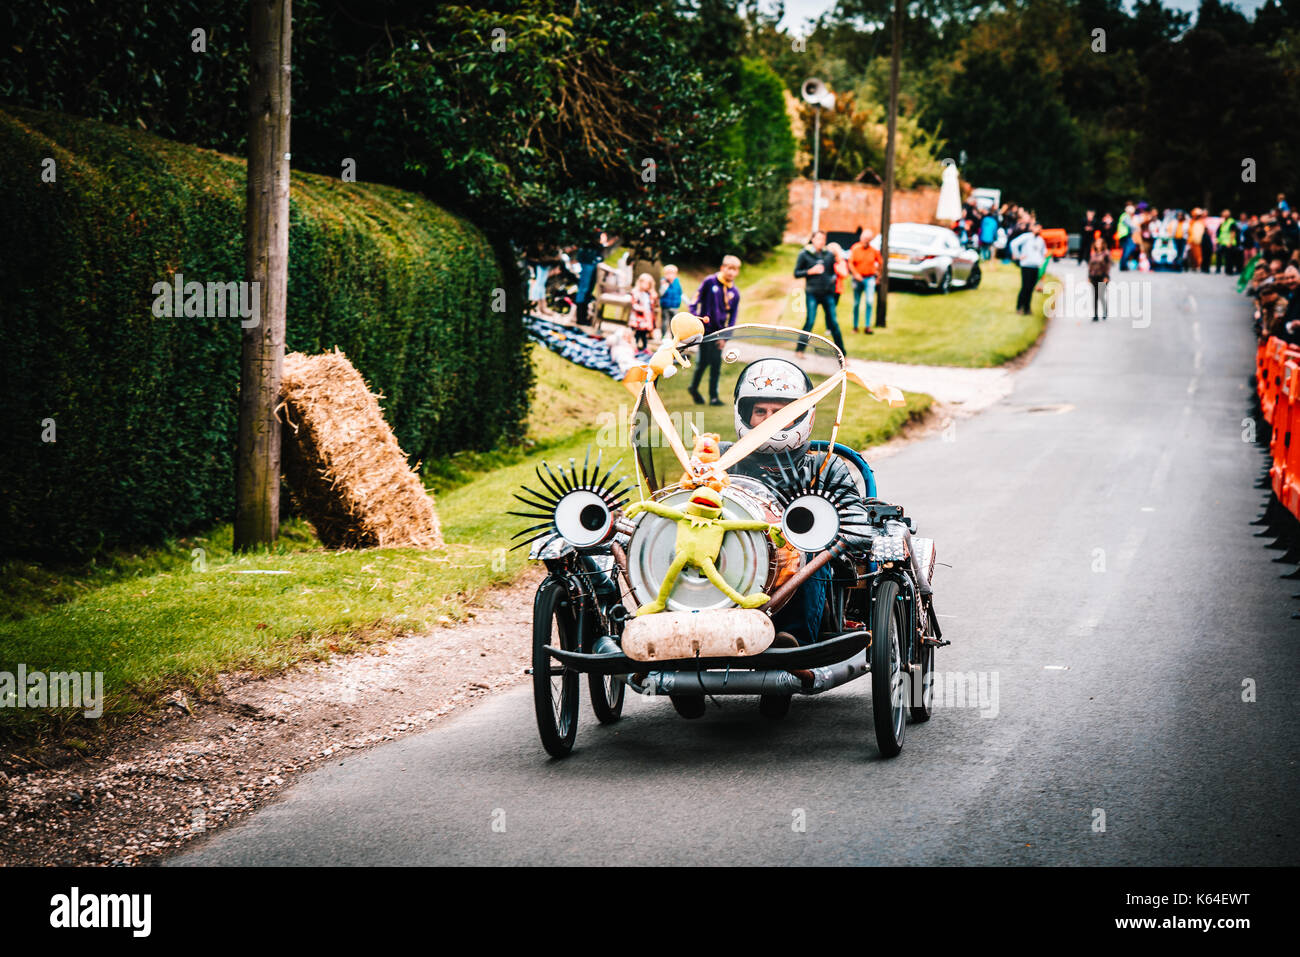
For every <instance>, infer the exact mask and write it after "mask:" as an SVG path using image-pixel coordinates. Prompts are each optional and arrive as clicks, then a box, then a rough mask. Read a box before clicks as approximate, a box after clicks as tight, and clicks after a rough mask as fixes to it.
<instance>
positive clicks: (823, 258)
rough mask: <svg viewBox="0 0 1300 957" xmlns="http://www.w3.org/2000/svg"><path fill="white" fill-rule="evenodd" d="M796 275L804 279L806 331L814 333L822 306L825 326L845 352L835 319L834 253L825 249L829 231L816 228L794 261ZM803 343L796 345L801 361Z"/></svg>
mask: <svg viewBox="0 0 1300 957" xmlns="http://www.w3.org/2000/svg"><path fill="white" fill-rule="evenodd" d="M794 275H795V278H796V279H802V280H803V281H804V308H805V310H806V315H805V318H804V324H803V331H804V332H811V331H812V327H813V324H814V323H815V322H816V321H817V307H818V306H821V308H822V310H823V311H824V312H825V314H826V329H827V331H828V332H830V334H831V338H833V339H834V340H835V345H837V346H839V350H840V352H843V351H844V340H843V339H841V338H840V327H839V324H838V323H837V322H836V321H835V254H834V253H832V252H831V251H830V250H829V249H827V248H826V233H824V232H823V231H822V230H820V229H819V230H817V232H815V233H813V235H812V239H811V240H809V242H808V245H807V246H805V247H804V248H803V249H802V250H801V251H800V252H799V258H798V259H797V260H795V264H794ZM803 353H804V343H803V342H800V343H799V345H797V346H795V350H794V354H795V358H797V359H800V360H802V357H803Z"/></svg>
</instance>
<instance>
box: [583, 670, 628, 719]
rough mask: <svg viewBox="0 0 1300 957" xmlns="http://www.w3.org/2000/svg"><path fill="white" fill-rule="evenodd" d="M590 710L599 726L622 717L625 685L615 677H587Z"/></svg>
mask: <svg viewBox="0 0 1300 957" xmlns="http://www.w3.org/2000/svg"><path fill="white" fill-rule="evenodd" d="M587 690H588V691H590V692H591V710H592V711H594V712H596V720H597V721H599V722H600V723H601V724H613V723H614V722H615V721H617V720H618V719H619V718H621V717H623V695H624V692H626V691H627V685H625V684H623V682H622V681H621V680H619V678H618V677H617V676H615V675H587Z"/></svg>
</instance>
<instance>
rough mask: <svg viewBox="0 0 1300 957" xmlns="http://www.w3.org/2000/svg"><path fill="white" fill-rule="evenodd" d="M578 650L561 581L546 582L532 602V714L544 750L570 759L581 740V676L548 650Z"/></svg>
mask: <svg viewBox="0 0 1300 957" xmlns="http://www.w3.org/2000/svg"><path fill="white" fill-rule="evenodd" d="M547 645H550V646H551V647H553V648H562V649H564V650H565V651H577V650H578V623H577V622H576V621H575V620H574V617H573V608H572V605H571V603H570V602H569V596H568V594H567V593H566V592H565V589H564V583H563V582H562V581H561V580H560V579H558V578H547V579H546V580H545V581H543V582H542V584H541V585H540V586H539V587H538V589H537V597H536V598H535V599H534V601H533V710H534V711H535V712H536V714H537V733H538V734H539V735H541V738H542V747H544V748H545V749H546V753H547V754H549V755H551V757H554V758H563V757H567V756H568V754H569V752H570V751H572V750H573V741H574V739H575V738H576V737H577V736H578V673H577V672H576V671H574V670H573V669H571V668H568V667H566V666H564V665H562V664H560V663H559V662H558V661H556V660H554V659H553V658H552V657H551V656H550V653H549V652H547V651H546V646H547Z"/></svg>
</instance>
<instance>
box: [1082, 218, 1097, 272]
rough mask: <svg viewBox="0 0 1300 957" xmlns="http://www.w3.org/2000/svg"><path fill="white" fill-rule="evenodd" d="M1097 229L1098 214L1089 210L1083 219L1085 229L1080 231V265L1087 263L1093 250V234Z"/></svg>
mask: <svg viewBox="0 0 1300 957" xmlns="http://www.w3.org/2000/svg"><path fill="white" fill-rule="evenodd" d="M1096 229H1097V219H1096V214H1095V212H1094V211H1093V210H1091V209H1090V210H1088V212H1087V214H1086V215H1084V217H1083V228H1082V229H1080V230H1079V264H1080V265H1082V264H1083V263H1085V262H1087V260H1088V253H1089V250H1091V249H1092V234H1093V232H1094V231H1095V230H1096Z"/></svg>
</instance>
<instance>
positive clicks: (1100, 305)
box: [1088, 233, 1110, 322]
mask: <svg viewBox="0 0 1300 957" xmlns="http://www.w3.org/2000/svg"><path fill="white" fill-rule="evenodd" d="M1088 282H1090V283H1092V321H1093V322H1096V321H1097V318H1098V317H1099V316H1100V317H1101V318H1102V319H1105V318H1106V313H1107V311H1108V310H1107V309H1106V298H1107V297H1106V291H1107V286H1108V284H1109V283H1110V250H1109V249H1107V248H1106V240H1104V239H1102V237H1101V234H1100V233H1098V234H1096V236H1094V237H1093V240H1092V251H1091V252H1090V253H1089V254H1088Z"/></svg>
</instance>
